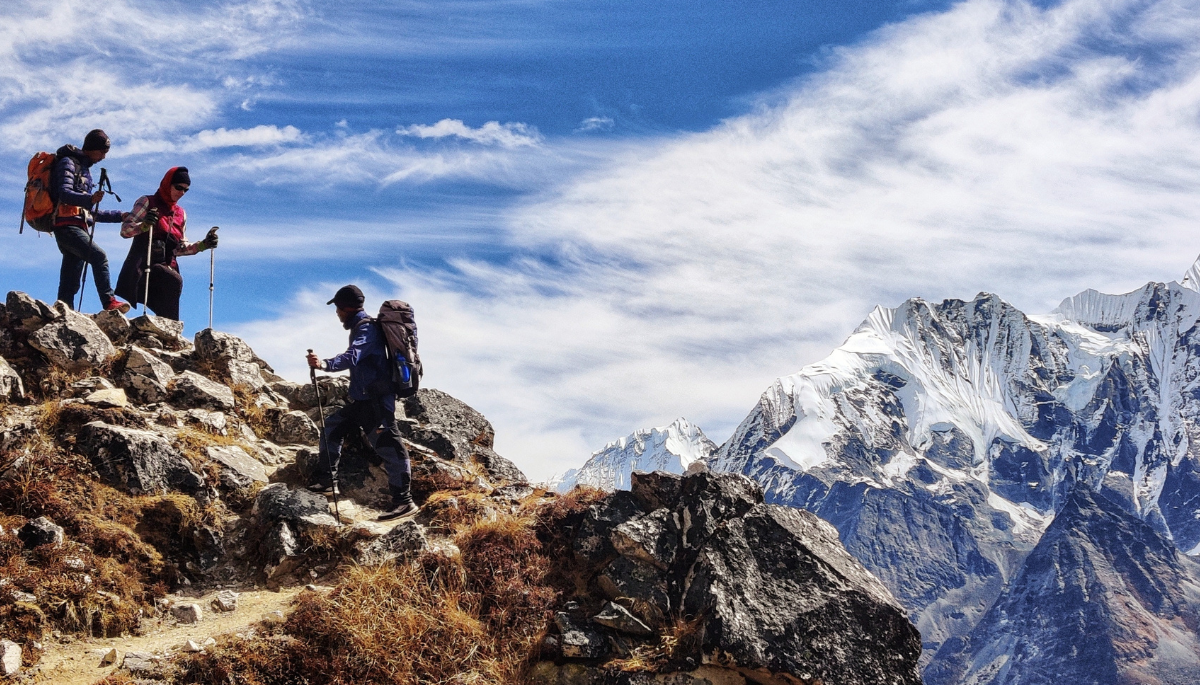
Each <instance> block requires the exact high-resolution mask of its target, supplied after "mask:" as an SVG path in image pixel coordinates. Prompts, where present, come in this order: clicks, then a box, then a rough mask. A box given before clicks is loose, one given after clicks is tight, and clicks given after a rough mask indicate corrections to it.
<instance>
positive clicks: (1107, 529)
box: [925, 486, 1200, 685]
mask: <svg viewBox="0 0 1200 685" xmlns="http://www.w3.org/2000/svg"><path fill="white" fill-rule="evenodd" d="M1197 570H1198V569H1197V567H1196V565H1195V564H1194V563H1193V562H1191V561H1190V560H1188V559H1186V558H1184V557H1183V556H1182V555H1180V554H1179V552H1178V551H1176V549H1175V547H1174V546H1173V545H1172V544H1171V543H1170V542H1169V541H1167V540H1166V539H1164V538H1163V537H1162V536H1161V535H1160V534H1158V533H1157V532H1156V531H1155V530H1154V529H1153V527H1151V526H1150V525H1148V524H1146V523H1145V522H1143V521H1141V520H1139V519H1138V518H1137V517H1135V516H1133V515H1131V514H1129V513H1127V512H1126V511H1124V510H1123V509H1122V508H1121V506H1120V505H1118V504H1117V503H1115V502H1113V501H1111V500H1109V499H1108V498H1107V497H1105V496H1103V495H1099V494H1095V493H1093V492H1091V491H1090V489H1088V488H1087V487H1084V486H1081V487H1078V488H1076V490H1075V491H1074V493H1073V494H1072V496H1071V498H1070V499H1069V500H1067V502H1066V504H1065V505H1064V506H1063V508H1062V510H1061V511H1060V512H1059V513H1058V516H1057V517H1056V518H1055V519H1054V522H1053V523H1052V524H1051V525H1050V527H1049V528H1048V529H1047V530H1046V533H1045V535H1044V536H1042V539H1041V541H1040V542H1038V545H1037V547H1036V548H1034V550H1033V552H1032V553H1031V554H1030V555H1029V557H1028V558H1027V559H1026V560H1025V563H1024V565H1023V566H1022V567H1021V570H1020V573H1019V574H1018V575H1017V576H1016V578H1015V579H1014V580H1013V582H1012V584H1011V585H1010V586H1009V587H1008V588H1007V589H1006V590H1005V591H1004V593H1003V594H1001V595H1000V597H999V598H998V599H997V600H996V602H995V604H994V605H993V606H992V607H991V609H989V610H988V612H987V614H986V615H984V617H983V619H982V620H980V621H979V623H978V625H976V627H975V628H974V630H972V631H971V632H970V633H969V634H968V635H966V636H965V637H962V638H954V639H952V640H949V641H948V642H947V643H946V644H945V646H943V647H942V649H941V650H939V651H938V653H937V656H936V657H935V659H934V661H933V663H932V664H930V666H929V668H928V669H926V672H925V678H926V682H927V683H929V685H957V684H958V683H968V682H969V683H977V684H978V685H989V684H993V683H994V684H996V685H999V684H1000V683H1034V682H1053V683H1062V684H1063V685H1083V684H1085V683H1087V684H1089V685H1091V684H1093V683H1113V684H1117V683H1135V682H1136V683H1147V684H1150V683H1163V684H1167V683H1190V682H1200V663H1198V662H1197V658H1196V655H1197V654H1200V638H1198V637H1197V631H1198V629H1200V574H1198V573H1197Z"/></svg>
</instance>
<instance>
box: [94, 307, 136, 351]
mask: <svg viewBox="0 0 1200 685" xmlns="http://www.w3.org/2000/svg"><path fill="white" fill-rule="evenodd" d="M92 321H95V322H96V325H97V326H99V327H100V330H102V331H104V334H105V335H107V336H108V339H109V340H111V341H112V342H113V344H114V345H120V344H121V343H123V342H125V340H126V339H128V338H129V334H130V332H131V330H132V327H131V326H130V325H129V319H126V318H125V315H124V314H122V313H121V312H119V311H117V310H115V309H106V310H105V311H102V312H98V313H96V314H92Z"/></svg>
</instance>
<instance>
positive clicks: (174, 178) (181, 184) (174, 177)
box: [167, 166, 192, 202]
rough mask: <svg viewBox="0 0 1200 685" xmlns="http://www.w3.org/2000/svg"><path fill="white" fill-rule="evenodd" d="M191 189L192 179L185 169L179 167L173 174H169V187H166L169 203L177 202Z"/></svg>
mask: <svg viewBox="0 0 1200 685" xmlns="http://www.w3.org/2000/svg"><path fill="white" fill-rule="evenodd" d="M191 187H192V177H191V176H189V175H188V170H187V167H185V166H181V167H178V168H176V169H175V173H173V174H171V181H170V185H169V186H168V187H167V192H168V193H170V196H171V202H179V200H180V199H182V198H183V195H184V193H186V192H187V191H188V190H189V189H190V188H191Z"/></svg>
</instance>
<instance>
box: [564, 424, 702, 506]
mask: <svg viewBox="0 0 1200 685" xmlns="http://www.w3.org/2000/svg"><path fill="white" fill-rule="evenodd" d="M716 449H717V445H716V444H715V443H714V442H713V441H711V440H709V439H708V437H706V436H705V435H704V432H703V431H701V430H700V428H699V427H697V426H695V425H694V424H692V423H691V422H689V421H688V420H687V419H684V418H679V419H676V420H675V421H674V422H672V423H671V424H670V425H667V426H662V427H659V428H647V429H644V430H639V431H636V432H635V433H633V434H631V435H628V436H626V437H624V438H620V439H618V440H614V441H613V442H610V443H608V444H607V445H605V446H604V448H603V449H601V450H597V451H596V452H595V453H593V454H592V456H591V458H590V459H588V461H587V463H586V464H584V466H583V467H582V468H579V469H571V470H570V471H567V472H566V473H565V474H563V475H562V476H561V477H560V478H557V479H555V480H554V481H553V482H552V483H551V486H552V487H553V488H554V489H555V490H557V491H559V492H567V491H569V490H570V489H571V488H574V487H575V486H576V485H590V486H592V487H596V488H601V489H603V490H628V489H629V476H630V474H631V473H633V472H634V471H646V472H650V471H667V472H669V473H679V474H682V473H684V472H685V471H687V468H688V467H689V466H691V465H692V464H694V463H697V462H699V463H704V462H705V461H706V460H707V459H708V458H709V457H711V456H712V453H713V452H715V451H716Z"/></svg>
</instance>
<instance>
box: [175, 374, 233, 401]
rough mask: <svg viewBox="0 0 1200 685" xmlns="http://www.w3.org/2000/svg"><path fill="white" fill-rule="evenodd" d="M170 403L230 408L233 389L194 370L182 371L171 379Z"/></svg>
mask: <svg viewBox="0 0 1200 685" xmlns="http://www.w3.org/2000/svg"><path fill="white" fill-rule="evenodd" d="M170 391H171V403H172V404H175V405H177V406H180V407H195V408H205V409H222V410H231V409H233V408H234V404H235V403H234V399H233V391H232V390H230V389H229V387H228V386H225V385H221V384H220V383H217V382H216V381H211V380H209V379H207V378H205V377H204V376H201V375H200V374H198V373H196V372H195V371H184V372H183V373H181V374H179V375H178V376H176V377H175V378H174V380H172V381H171V386H170Z"/></svg>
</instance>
